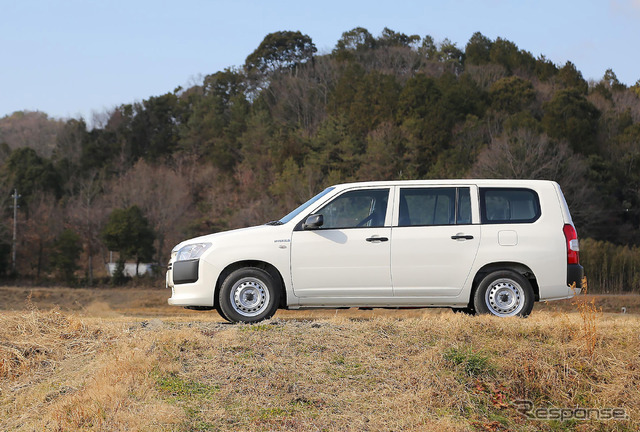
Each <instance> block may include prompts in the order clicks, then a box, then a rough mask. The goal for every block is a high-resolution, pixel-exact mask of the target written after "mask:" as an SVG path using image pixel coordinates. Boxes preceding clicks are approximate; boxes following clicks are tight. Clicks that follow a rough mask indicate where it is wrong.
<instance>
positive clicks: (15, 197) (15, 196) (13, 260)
mask: <svg viewBox="0 0 640 432" xmlns="http://www.w3.org/2000/svg"><path fill="white" fill-rule="evenodd" d="M11 198H13V244H12V248H11V249H12V252H11V272H12V273H14V274H15V272H16V245H17V243H18V242H17V241H16V233H17V231H18V207H19V206H18V198H20V195H18V189H14V190H13V195H11Z"/></svg>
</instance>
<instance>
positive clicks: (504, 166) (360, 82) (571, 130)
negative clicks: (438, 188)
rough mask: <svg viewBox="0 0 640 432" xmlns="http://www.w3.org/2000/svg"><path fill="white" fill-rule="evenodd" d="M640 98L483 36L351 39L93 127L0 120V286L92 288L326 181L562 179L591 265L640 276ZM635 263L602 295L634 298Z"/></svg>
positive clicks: (264, 215)
mask: <svg viewBox="0 0 640 432" xmlns="http://www.w3.org/2000/svg"><path fill="white" fill-rule="evenodd" d="M639 98H640V80H639V81H638V83H636V84H635V85H634V86H632V87H627V86H626V85H624V84H622V83H621V82H619V81H618V79H617V78H616V75H615V73H614V72H613V70H611V69H609V70H607V71H606V72H605V74H604V76H603V77H602V79H601V80H599V81H597V82H596V81H590V82H587V81H586V80H585V79H584V78H583V76H582V74H581V73H580V71H579V70H577V68H576V67H575V65H573V64H572V63H571V62H567V63H566V64H564V65H556V64H554V63H553V62H551V61H549V60H548V59H546V58H545V57H544V56H540V57H537V58H536V57H534V56H533V55H532V54H531V53H529V52H527V51H526V50H523V49H520V48H519V47H518V46H517V45H516V44H515V43H513V42H511V41H508V40H505V39H502V38H497V39H496V40H491V39H489V38H487V37H486V36H484V35H482V34H480V33H475V34H474V35H473V36H472V37H471V39H470V40H469V41H468V43H467V44H466V45H465V46H464V47H458V46H456V44H455V43H452V42H451V41H449V40H447V39H445V40H443V41H440V42H436V41H434V39H433V38H432V37H430V36H424V37H421V36H418V35H406V34H403V33H398V32H395V31H393V30H390V29H384V31H383V32H382V33H381V34H380V35H378V36H374V35H372V34H371V33H370V32H369V31H367V30H366V29H364V28H355V29H353V30H350V31H347V32H345V33H343V34H342V37H341V38H340V39H339V40H338V41H337V43H336V45H335V48H334V49H333V50H332V51H331V52H330V53H318V52H317V49H316V47H315V45H314V43H313V41H312V40H311V38H310V37H309V36H307V35H304V34H302V33H300V32H293V31H282V32H276V33H272V34H269V35H267V36H266V37H265V38H264V40H263V42H262V43H261V44H260V45H259V46H258V47H257V48H256V50H255V51H254V52H253V53H250V54H249V55H248V57H247V59H246V62H245V64H244V65H242V66H238V67H232V68H228V69H226V70H223V71H219V72H215V73H212V74H210V75H207V76H206V77H204V79H203V80H202V82H201V83H199V84H198V85H194V86H192V87H189V88H182V87H178V88H176V89H175V90H173V91H172V92H169V93H167V94H164V95H159V96H154V97H150V98H149V99H146V100H143V101H140V102H135V103H132V104H124V105H121V106H118V107H116V108H114V109H113V110H111V111H109V112H104V113H101V114H99V115H95V116H94V118H93V119H92V121H91V125H90V126H91V127H88V125H87V123H86V121H85V120H84V119H68V120H58V119H52V118H50V117H48V116H47V115H46V114H45V113H41V112H16V113H13V114H12V115H9V116H6V117H4V118H1V119H0V197H2V198H3V199H4V201H3V203H2V204H3V209H4V212H3V213H2V215H3V218H2V220H1V222H2V223H0V273H1V274H2V275H3V276H2V277H5V278H8V277H13V278H15V277H16V276H18V277H21V278H25V279H30V280H34V281H38V282H43V281H53V280H60V281H66V282H67V283H77V284H84V285H92V284H95V283H98V282H97V281H98V279H99V277H103V276H104V275H105V270H104V263H105V262H107V261H108V259H109V253H108V251H109V249H111V250H116V251H119V252H120V254H119V255H120V256H121V257H122V259H123V260H124V259H127V260H129V261H137V262H141V261H145V262H148V261H150V260H151V261H153V262H156V263H159V264H160V265H164V263H165V262H166V261H167V260H168V257H169V252H170V250H171V248H172V247H173V246H174V245H175V244H176V243H178V242H179V241H181V240H183V239H185V238H188V237H192V236H196V235H201V234H206V233H211V232H216V231H220V230H225V229H230V228H236V227H242V226H248V225H255V224H261V223H264V222H266V221H269V220H273V219H278V218H280V217H281V216H282V215H284V214H286V213H287V212H288V210H290V209H292V208H294V207H295V206H296V205H298V204H299V203H301V202H303V201H305V200H306V199H308V198H309V197H310V196H312V195H313V194H315V193H316V192H318V191H319V190H321V189H322V188H323V187H325V186H327V185H329V184H335V183H338V182H348V181H356V180H389V179H415V178H465V177H476V178H481V177H486V178H526V179H531V178H540V179H552V180H556V181H558V182H559V183H560V185H561V186H562V189H563V191H564V193H565V195H566V197H567V200H568V202H569V205H570V207H571V212H572V215H573V217H574V222H575V224H576V226H577V229H578V232H579V235H580V237H581V238H583V239H587V238H589V240H587V241H586V242H585V245H588V246H589V248H591V249H590V250H585V251H584V253H585V254H587V255H589V256H591V257H594V256H598V253H601V254H604V255H606V256H607V257H612V256H614V255H615V256H618V255H620V256H623V255H624V253H622V252H620V251H627V252H625V253H627V255H629V254H631V255H633V254H635V258H634V259H633V260H631V261H629V262H633V263H640V259H638V253H639V252H638V247H637V246H639V245H640V230H639V228H640V99H639ZM14 189H17V190H18V193H19V194H20V195H21V197H20V199H19V205H20V208H19V209H18V220H17V226H18V243H17V258H16V268H15V269H12V262H11V243H12V229H13V210H12V203H13V201H12V198H11V195H12V193H13V191H14ZM126 221H129V222H126ZM132 227H134V228H135V229H134V228H132ZM126 230H134V231H135V230H140V232H138V231H136V233H135V235H134V234H131V232H129V234H128V235H126V236H123V231H126ZM138 235H139V236H140V237H139V238H138V237H136V236H138ZM131 236H133V237H135V238H137V240H136V242H137V245H133V246H132V245H128V244H123V242H122V240H121V239H123V238H124V239H126V238H130V237H131ZM124 243H126V240H125V241H124ZM143 244H144V245H143ZM607 251H608V252H607ZM607 254H608V255H607ZM616 254H618V255H616ZM627 255H624V256H627ZM607 259H609V258H607ZM611 259H613V258H611ZM587 261H589V262H590V263H591V264H590V265H592V266H599V265H600V264H599V263H600V262H601V261H594V260H593V259H589V258H587ZM630 265H631V264H630ZM635 265H636V264H633V265H631V268H630V269H627V270H628V271H630V272H631V273H630V274H631V276H630V277H629V278H627V279H625V281H626V282H624V284H623V285H624V286H622V285H616V286H617V288H612V287H613V285H610V286H609V285H607V284H606V283H604V282H600V284H601V285H602V287H603V289H613V290H618V291H622V290H626V291H640V280H639V279H640V277H638V274H640V269H637V268H636V267H635ZM612 267H613V268H615V265H612V264H609V265H608V267H607V268H609V269H610V268H612ZM598 271H599V272H600V273H598V275H599V276H598V277H599V278H601V277H603V278H604V279H606V278H607V277H608V276H607V275H608V273H607V271H609V270H607V269H605V270H604V273H603V274H604V276H600V274H601V273H602V269H600V270H598ZM587 272H589V268H587ZM594 272H595V267H594ZM604 279H603V280H604ZM592 288H597V286H593V285H592Z"/></svg>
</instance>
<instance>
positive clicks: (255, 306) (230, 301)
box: [218, 267, 281, 323]
mask: <svg viewBox="0 0 640 432" xmlns="http://www.w3.org/2000/svg"><path fill="white" fill-rule="evenodd" d="M280 289H281V284H280V283H279V280H278V279H275V280H274V277H272V276H271V274H270V273H269V272H267V271H265V270H263V269H260V268H256V267H245V268H240V269H238V270H235V271H234V272H232V273H231V274H229V275H228V276H227V277H226V278H225V279H224V281H223V282H222V285H221V287H220V291H219V294H218V305H219V307H220V310H221V312H222V313H221V314H220V315H222V317H223V318H225V319H227V320H228V321H231V322H244V323H253V322H258V321H262V320H265V319H269V318H271V317H272V316H273V314H274V313H276V310H277V309H278V305H279V304H280Z"/></svg>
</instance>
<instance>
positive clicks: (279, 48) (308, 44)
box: [244, 31, 318, 74]
mask: <svg viewBox="0 0 640 432" xmlns="http://www.w3.org/2000/svg"><path fill="white" fill-rule="evenodd" d="M316 51H318V50H317V48H316V46H315V45H314V44H313V41H312V40H311V38H310V37H309V36H307V35H303V34H302V33H300V32H299V31H295V32H294V31H278V32H275V33H269V34H268V35H266V36H265V38H264V39H263V40H262V42H261V43H260V45H259V46H258V48H256V50H255V51H254V52H252V53H251V54H249V56H248V57H247V59H246V60H245V63H244V64H245V68H246V69H247V70H248V71H253V70H258V71H260V72H261V73H263V74H267V73H268V72H274V71H277V70H281V69H292V68H294V67H295V66H297V65H299V64H302V63H305V62H307V61H309V60H311V59H312V58H313V54H314V53H315V52H316Z"/></svg>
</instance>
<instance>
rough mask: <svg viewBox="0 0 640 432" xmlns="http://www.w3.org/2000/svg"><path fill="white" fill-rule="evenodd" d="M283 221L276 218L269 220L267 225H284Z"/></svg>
mask: <svg viewBox="0 0 640 432" xmlns="http://www.w3.org/2000/svg"><path fill="white" fill-rule="evenodd" d="M282 224H283V223H282V222H280V221H279V220H274V221H271V222H267V223H266V224H265V225H282Z"/></svg>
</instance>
